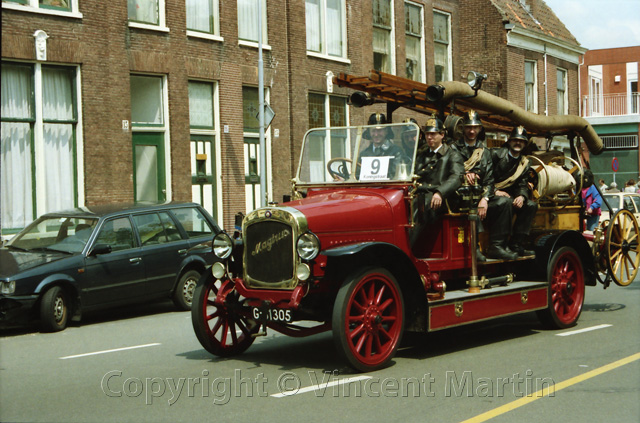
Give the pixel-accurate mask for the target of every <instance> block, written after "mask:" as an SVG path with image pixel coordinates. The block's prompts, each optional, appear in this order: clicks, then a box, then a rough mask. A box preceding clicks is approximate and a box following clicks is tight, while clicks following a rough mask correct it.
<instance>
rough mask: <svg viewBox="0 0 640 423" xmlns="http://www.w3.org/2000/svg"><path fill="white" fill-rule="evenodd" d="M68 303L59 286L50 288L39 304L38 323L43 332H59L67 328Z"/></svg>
mask: <svg viewBox="0 0 640 423" xmlns="http://www.w3.org/2000/svg"><path fill="white" fill-rule="evenodd" d="M68 319H69V302H68V300H67V294H66V293H65V292H64V290H63V289H62V288H60V287H59V286H54V287H52V288H50V289H49V290H48V291H47V292H45V293H44V295H43V296H42V301H41V302H40V323H41V325H42V330H43V331H44V332H59V331H61V330H63V329H64V328H66V327H67V321H68Z"/></svg>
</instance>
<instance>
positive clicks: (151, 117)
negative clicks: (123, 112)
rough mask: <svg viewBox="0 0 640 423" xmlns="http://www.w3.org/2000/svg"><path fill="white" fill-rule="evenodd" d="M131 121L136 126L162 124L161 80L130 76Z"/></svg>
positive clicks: (150, 77)
mask: <svg viewBox="0 0 640 423" xmlns="http://www.w3.org/2000/svg"><path fill="white" fill-rule="evenodd" d="M131 121H132V122H134V123H137V124H143V125H149V124H151V125H153V124H158V125H159V124H162V123H163V122H164V120H163V118H162V78H160V77H156V76H135V75H134V76H131Z"/></svg>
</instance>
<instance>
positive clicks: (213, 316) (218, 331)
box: [191, 272, 259, 357]
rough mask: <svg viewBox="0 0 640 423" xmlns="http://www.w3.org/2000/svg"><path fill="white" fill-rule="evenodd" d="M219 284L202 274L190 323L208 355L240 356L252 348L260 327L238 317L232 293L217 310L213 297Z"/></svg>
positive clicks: (206, 274) (238, 298)
mask: <svg viewBox="0 0 640 423" xmlns="http://www.w3.org/2000/svg"><path fill="white" fill-rule="evenodd" d="M221 286H222V283H221V282H220V280H218V279H216V278H215V277H214V276H213V275H212V274H211V272H205V273H204V274H203V275H202V277H201V278H200V280H199V281H198V285H197V286H196V290H195V293H194V295H193V306H192V307H191V323H192V324H193V330H194V331H195V333H196V336H197V337H198V340H199V341H200V344H202V346H203V347H204V348H205V349H206V350H207V351H209V352H210V353H211V354H214V355H217V356H219V357H230V356H233V355H238V354H241V353H243V352H244V351H245V350H246V349H247V348H249V347H250V346H251V344H253V341H254V340H255V338H254V337H253V336H252V335H254V334H255V333H256V332H257V331H258V328H259V325H258V324H257V323H256V322H255V321H254V320H251V319H247V318H246V317H244V316H242V315H240V314H238V313H237V312H236V311H235V310H234V307H237V306H239V303H240V296H239V294H238V293H237V292H236V291H235V290H234V291H232V292H230V293H229V294H228V295H227V296H226V301H225V304H224V305H222V306H218V305H217V304H216V303H215V299H216V296H217V295H218V291H219V289H220V287H221Z"/></svg>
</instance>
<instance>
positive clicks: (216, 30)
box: [185, 0, 224, 41]
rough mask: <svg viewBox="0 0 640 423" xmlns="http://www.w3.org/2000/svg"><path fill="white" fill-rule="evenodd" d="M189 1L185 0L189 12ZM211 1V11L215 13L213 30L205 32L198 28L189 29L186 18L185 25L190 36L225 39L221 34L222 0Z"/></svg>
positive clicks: (213, 39)
mask: <svg viewBox="0 0 640 423" xmlns="http://www.w3.org/2000/svg"><path fill="white" fill-rule="evenodd" d="M187 1H188V0H185V10H186V11H187V14H188V13H189V12H188V8H187V4H186V3H187ZM207 1H209V2H210V5H211V11H212V13H213V19H212V21H213V31H212V32H205V31H200V30H197V29H189V27H188V23H187V20H186V18H185V25H187V26H186V28H187V36H188V37H196V38H204V39H207V40H212V41H224V38H223V37H222V36H221V35H220V0H207Z"/></svg>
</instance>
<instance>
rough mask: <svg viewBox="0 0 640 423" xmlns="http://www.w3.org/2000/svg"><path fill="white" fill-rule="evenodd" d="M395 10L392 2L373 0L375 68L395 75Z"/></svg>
mask: <svg viewBox="0 0 640 423" xmlns="http://www.w3.org/2000/svg"><path fill="white" fill-rule="evenodd" d="M393 45H394V43H393V8H392V2H391V0H373V68H374V69H375V70H379V71H381V72H387V73H394V64H393V53H392V46H393Z"/></svg>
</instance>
